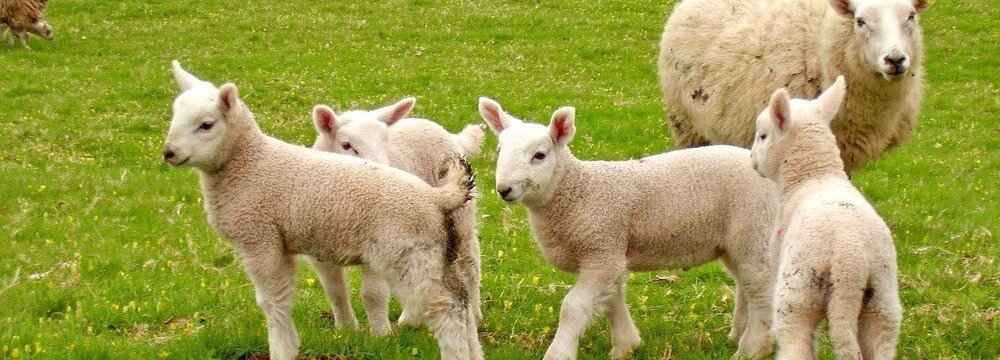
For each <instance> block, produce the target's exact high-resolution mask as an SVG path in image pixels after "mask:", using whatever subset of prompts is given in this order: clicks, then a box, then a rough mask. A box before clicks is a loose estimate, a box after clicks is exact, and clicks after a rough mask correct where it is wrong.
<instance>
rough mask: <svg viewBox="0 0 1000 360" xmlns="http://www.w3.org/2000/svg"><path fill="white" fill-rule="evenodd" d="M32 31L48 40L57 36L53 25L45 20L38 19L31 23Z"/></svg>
mask: <svg viewBox="0 0 1000 360" xmlns="http://www.w3.org/2000/svg"><path fill="white" fill-rule="evenodd" d="M31 32H32V33H34V34H35V35H38V36H39V37H41V38H43V39H46V40H52V39H53V38H54V37H55V35H54V34H53V33H52V27H51V26H49V23H48V22H46V21H44V20H38V21H36V22H34V23H33V24H31Z"/></svg>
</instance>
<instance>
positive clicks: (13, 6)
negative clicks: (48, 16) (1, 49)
mask: <svg viewBox="0 0 1000 360" xmlns="http://www.w3.org/2000/svg"><path fill="white" fill-rule="evenodd" d="M48 4H49V1H48V0H2V1H0V38H3V35H5V33H7V32H10V37H9V38H7V46H8V47H12V46H14V40H15V39H17V40H20V41H21V46H24V48H25V49H27V50H31V47H30V46H28V34H35V35H38V36H39V37H42V38H45V39H47V40H52V37H53V35H52V27H51V26H49V23H48V22H46V21H45V8H46V7H47V6H48Z"/></svg>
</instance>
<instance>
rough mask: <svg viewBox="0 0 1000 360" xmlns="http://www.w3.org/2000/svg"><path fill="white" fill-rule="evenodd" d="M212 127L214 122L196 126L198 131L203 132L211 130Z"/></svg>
mask: <svg viewBox="0 0 1000 360" xmlns="http://www.w3.org/2000/svg"><path fill="white" fill-rule="evenodd" d="M213 126H215V123H214V122H211V121H206V122H203V123H201V125H198V130H205V131H208V130H212V127H213Z"/></svg>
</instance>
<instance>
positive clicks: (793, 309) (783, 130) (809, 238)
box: [752, 77, 902, 360]
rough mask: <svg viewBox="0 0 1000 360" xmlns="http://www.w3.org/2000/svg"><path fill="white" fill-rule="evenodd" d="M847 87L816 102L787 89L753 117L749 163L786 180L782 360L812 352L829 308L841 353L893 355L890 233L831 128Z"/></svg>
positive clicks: (895, 306) (780, 284)
mask: <svg viewBox="0 0 1000 360" xmlns="http://www.w3.org/2000/svg"><path fill="white" fill-rule="evenodd" d="M845 93H846V91H845V88H844V80H843V78H842V77H841V78H839V79H838V80H837V81H836V82H834V84H833V85H832V86H831V87H830V89H829V90H827V91H826V92H825V93H823V95H822V96H820V97H819V98H817V99H816V100H812V101H805V100H799V99H794V100H790V99H789V97H788V93H787V92H786V91H785V90H784V89H781V90H778V91H777V92H775V93H774V95H773V96H772V97H771V101H770V104H769V106H768V107H767V108H766V109H765V110H764V111H763V112H761V114H760V115H759V117H758V119H757V136H756V137H755V138H756V140H755V142H754V145H753V148H752V153H753V163H754V165H753V166H754V168H755V169H757V171H758V172H760V174H761V175H763V176H766V177H768V178H770V179H773V180H774V181H777V183H778V185H779V187H780V189H781V208H780V209H781V210H780V214H779V217H778V219H777V221H776V230H775V235H774V241H773V243H772V244H773V246H774V251H775V252H776V253H777V258H778V262H777V263H778V271H777V281H776V282H775V290H774V333H775V336H776V337H777V341H778V359H785V360H789V359H813V358H814V354H815V348H814V344H815V339H814V338H813V337H814V334H816V333H817V331H816V328H817V326H818V325H819V322H820V320H822V319H823V318H824V317H826V318H827V320H828V322H829V324H830V338H831V339H832V340H833V341H832V342H833V347H834V350H835V351H836V354H837V359H840V360H847V359H852V360H860V359H865V360H871V359H878V360H889V359H892V358H893V357H894V356H895V352H896V342H897V340H898V336H899V325H900V320H901V317H902V307H901V305H900V301H899V290H898V282H897V278H896V272H897V265H896V250H895V247H894V245H893V241H892V234H891V233H890V231H889V228H888V226H886V224H885V222H884V221H883V220H882V218H881V217H879V215H878V213H876V212H875V209H874V208H872V206H871V205H870V204H869V203H868V201H867V200H865V197H864V196H863V195H862V194H861V193H860V192H859V191H858V190H857V189H856V188H855V187H854V186H853V185H852V184H851V182H850V181H849V180H848V179H847V174H846V173H845V172H844V171H843V162H842V161H841V159H840V154H839V153H838V150H837V145H836V140H835V139H834V135H833V132H832V131H831V130H830V123H829V122H830V120H832V119H833V118H834V117H835V115H836V113H837V111H838V109H839V108H840V106H841V103H842V102H843V99H844V95H845Z"/></svg>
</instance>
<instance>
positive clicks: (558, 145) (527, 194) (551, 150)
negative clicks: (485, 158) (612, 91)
mask: <svg viewBox="0 0 1000 360" xmlns="http://www.w3.org/2000/svg"><path fill="white" fill-rule="evenodd" d="M479 111H480V113H481V114H482V116H483V119H485V120H486V123H487V124H488V125H489V126H490V128H491V129H493V131H494V132H496V133H497V135H498V138H499V143H500V144H499V149H498V154H497V167H496V188H497V193H498V195H500V198H502V199H503V200H504V201H507V202H519V201H524V202H528V203H533V202H537V201H540V200H542V199H545V198H547V197H548V196H549V195H551V193H552V191H553V189H554V188H555V184H554V183H553V175H554V174H555V173H556V171H557V169H558V166H559V161H560V160H561V159H564V158H565V157H566V155H568V154H569V148H568V147H567V145H568V144H569V142H570V140H572V139H573V134H574V133H575V131H576V128H575V125H574V119H575V110H574V109H573V108H571V107H564V108H560V109H559V110H556V112H555V113H554V114H553V115H552V121H551V123H550V124H549V126H547V127H546V126H544V125H539V124H531V123H525V122H523V121H521V120H518V119H516V118H514V117H512V116H510V115H507V114H506V113H505V112H504V111H503V109H502V108H501V107H500V105H499V104H497V103H496V102H495V101H493V100H490V99H487V98H480V99H479Z"/></svg>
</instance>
